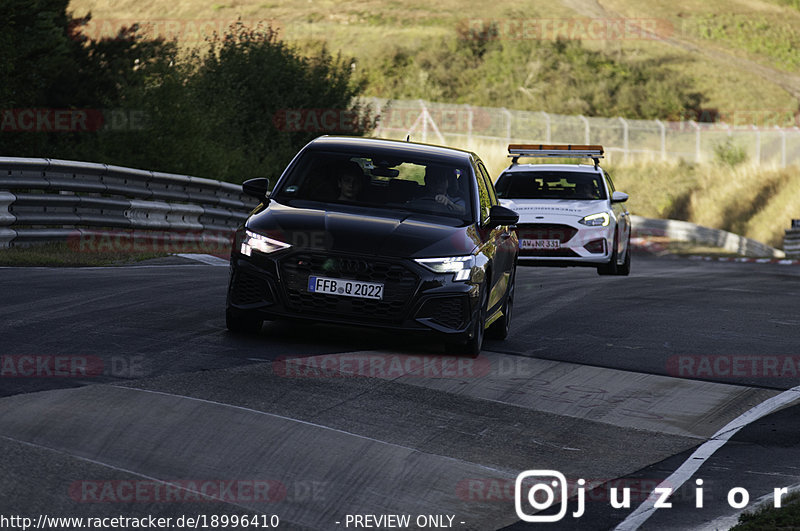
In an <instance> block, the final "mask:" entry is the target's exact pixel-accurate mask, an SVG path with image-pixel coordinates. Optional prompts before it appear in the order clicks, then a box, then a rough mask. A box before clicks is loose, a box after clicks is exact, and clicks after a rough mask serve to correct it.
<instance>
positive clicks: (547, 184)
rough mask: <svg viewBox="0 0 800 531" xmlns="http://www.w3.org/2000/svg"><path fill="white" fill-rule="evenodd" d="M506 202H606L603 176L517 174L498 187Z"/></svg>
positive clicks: (510, 174) (507, 175)
mask: <svg viewBox="0 0 800 531" xmlns="http://www.w3.org/2000/svg"><path fill="white" fill-rule="evenodd" d="M495 188H496V189H497V197H501V198H503V199H585V200H592V199H605V198H606V191H605V188H604V187H603V182H602V179H601V177H600V175H598V174H596V173H587V172H571V171H515V172H508V173H504V174H503V175H501V176H500V178H499V179H498V180H497V183H496V184H495Z"/></svg>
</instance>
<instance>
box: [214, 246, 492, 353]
mask: <svg viewBox="0 0 800 531" xmlns="http://www.w3.org/2000/svg"><path fill="white" fill-rule="evenodd" d="M312 275H319V276H327V277H332V278H342V279H349V280H358V281H364V282H379V283H383V284H384V286H385V288H384V298H383V300H380V301H376V300H371V299H359V298H353V297H342V296H337V295H327V294H320V293H311V292H309V291H308V289H307V286H308V277H309V276H312ZM452 277H453V275H452V274H436V273H433V272H430V271H428V270H427V269H425V268H424V267H422V266H420V265H418V264H416V263H415V262H413V261H410V260H399V259H398V260H395V259H385V258H376V257H368V256H354V255H344V254H332V253H326V252H317V251H308V250H303V249H290V250H287V251H281V252H278V253H274V254H271V255H264V254H261V253H253V254H252V256H249V257H246V256H243V255H241V254H239V253H237V252H236V251H235V250H234V253H233V254H232V256H231V276H230V282H229V287H228V301H227V302H228V306H229V307H232V308H235V309H238V310H243V311H248V312H253V313H256V314H258V315H259V316H260V317H262V318H263V319H266V320H272V319H302V320H310V321H318V322H327V323H336V324H348V325H360V326H370V327H378V328H387V329H394V330H406V331H421V332H439V333H442V334H446V335H447V336H448V337H449V339H451V340H453V341H462V340H466V339H468V338H469V337H471V335H472V333H473V332H474V327H473V326H472V323H473V322H474V319H476V318H478V301H479V300H480V297H479V292H478V290H479V286H477V285H476V284H473V283H471V282H469V281H467V282H454V281H453V280H452Z"/></svg>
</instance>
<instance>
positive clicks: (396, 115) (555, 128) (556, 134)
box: [366, 98, 800, 167]
mask: <svg viewBox="0 0 800 531" xmlns="http://www.w3.org/2000/svg"><path fill="white" fill-rule="evenodd" d="M366 102H367V103H368V104H370V105H371V106H372V109H373V111H375V112H377V114H379V115H380V120H379V122H378V126H377V128H376V131H375V133H376V136H380V137H384V138H398V139H405V138H406V136H407V135H410V136H411V138H412V139H413V140H416V141H422V142H431V143H440V144H445V145H454V146H472V145H474V144H475V142H476V141H485V142H497V143H503V144H508V143H511V142H518V143H533V144H549V143H556V144H562V143H563V144H602V145H603V147H604V148H605V151H606V158H607V160H608V161H609V162H610V163H626V162H633V161H635V160H650V161H652V160H678V159H683V160H685V161H687V162H706V161H710V160H714V159H715V158H717V157H720V156H734V157H736V156H741V157H743V158H746V160H749V161H753V162H756V163H758V164H773V163H774V164H778V165H779V166H781V167H786V166H787V165H790V164H800V128H799V127H798V126H797V123H798V116H797V115H795V114H793V113H786V112H777V111H776V112H772V113H770V112H768V111H758V112H757V113H752V112H751V113H747V116H748V117H749V118H750V121H751V123H752V122H755V123H757V124H758V125H752V124H751V123H748V124H743V123H742V124H740V123H733V124H727V123H724V122H702V121H696V120H691V119H687V120H683V121H679V122H667V121H661V120H631V119H626V118H621V117H616V118H598V117H587V116H568V115H561V114H553V113H547V112H544V111H538V112H537V111H518V110H510V109H505V108H494V107H476V106H470V105H458V104H445V103H435V102H429V101H423V100H386V99H379V98H368V99H367V100H366ZM742 116H745V113H742Z"/></svg>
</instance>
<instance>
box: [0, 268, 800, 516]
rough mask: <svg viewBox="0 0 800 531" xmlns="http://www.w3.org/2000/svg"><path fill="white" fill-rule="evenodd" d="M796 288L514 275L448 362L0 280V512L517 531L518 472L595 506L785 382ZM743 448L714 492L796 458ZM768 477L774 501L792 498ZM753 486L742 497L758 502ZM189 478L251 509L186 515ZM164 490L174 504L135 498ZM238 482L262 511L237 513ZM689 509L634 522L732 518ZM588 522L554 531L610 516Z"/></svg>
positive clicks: (161, 284)
mask: <svg viewBox="0 0 800 531" xmlns="http://www.w3.org/2000/svg"><path fill="white" fill-rule="evenodd" d="M799 280H800V267H795V266H781V265H776V264H739V263H713V262H696V261H690V260H686V259H669V258H655V257H647V256H637V257H636V260H635V261H634V267H633V271H632V274H631V276H630V277H627V278H614V277H600V276H598V275H597V274H596V273H595V272H594V271H593V270H591V269H578V268H569V269H567V268H520V269H519V272H518V286H517V301H516V310H515V321H514V323H513V325H512V331H511V335H510V337H509V338H508V340H506V341H505V342H498V341H487V342H486V344H485V345H484V351H485V352H484V354H483V355H482V356H481V358H479V359H478V360H476V362H465V363H461V361H463V360H454V359H452V358H448V357H446V356H444V351H443V349H442V348H441V346H440V345H438V344H433V343H431V342H430V340H429V338H427V337H426V336H413V335H412V336H405V335H398V334H393V333H391V332H384V331H379V330H371V329H362V328H358V327H336V326H328V325H308V324H301V323H289V322H274V323H267V324H266V325H265V326H264V328H263V329H262V331H261V333H260V334H259V335H258V336H253V337H237V336H233V335H230V334H229V333H227V332H226V331H225V328H224V315H223V313H224V312H223V310H224V299H225V289H226V282H227V269H226V268H224V267H213V266H209V265H204V264H200V263H194V262H191V261H188V260H183V259H179V258H174V259H170V260H167V261H161V262H159V263H158V264H152V265H147V264H145V265H141V266H133V267H116V268H75V269H51V268H2V269H0V293H1V294H2V297H1V298H0V338H2V340H0V343H1V344H2V346H1V347H0V356H2V360H1V361H0V374H2V376H0V397H3V398H0V448H2V451H3V452H4V454H3V455H4V456H7V458H6V459H4V460H3V461H2V462H0V474H2V477H3V478H4V479H3V480H2V482H0V515H8V514H27V515H33V516H35V515H38V514H48V515H61V516H83V517H89V516H107V515H112V514H113V515H145V514H157V515H161V516H165V517H174V518H177V517H179V516H181V515H188V514H193V515H198V514H205V515H211V514H218V515H219V514H234V513H237V514H244V513H249V514H277V515H279V516H280V518H281V521H282V524H281V526H280V527H279V528H282V529H340V528H341V529H346V528H352V527H353V525H352V523H351V524H350V525H347V518H348V515H350V516H351V517H352V516H353V515H387V514H401V515H410V517H411V524H410V526H409V527H411V528H418V527H421V526H420V525H419V523H414V522H415V519H416V517H417V516H420V515H438V516H440V517H441V518H444V522H448V519H447V516H452V517H453V521H452V526H453V527H455V528H459V529H498V528H503V527H505V526H520V525H521V524H520V523H519V522H518V521H519V518H518V517H517V515H516V512H515V510H514V503H513V501H514V500H513V481H514V479H515V477H516V475H517V474H518V473H519V472H521V471H523V470H526V469H533V468H538V469H553V470H559V471H561V472H563V473H564V474H565V476H566V477H567V478H568V479H576V478H586V479H587V481H591V483H592V485H593V486H594V485H601V484H603V483H605V482H607V481H610V480H614V479H616V478H625V477H636V475H637V474H639V475H640V476H639V477H646V478H650V476H656V477H657V476H658V474H662V475H663V474H666V475H668V474H669V473H670V472H671V470H672V469H674V468H675V467H677V466H678V465H679V464H680V460H681V456H685V455H686V454H687V452H688V453H691V450H692V449H693V448H695V447H696V446H697V445H699V444H701V443H702V442H704V441H705V440H706V438H708V437H709V436H710V435H711V434H713V433H714V431H716V430H717V429H719V428H720V427H721V426H724V425H725V424H726V423H727V422H729V421H730V420H732V419H734V418H736V417H737V416H738V415H740V414H741V413H743V412H744V411H746V410H747V409H749V408H750V407H752V406H754V405H756V404H758V403H759V402H762V401H763V400H765V399H767V398H770V397H772V396H775V395H777V394H778V393H779V392H780V391H781V390H783V389H787V388H790V387H793V386H794V385H797V384H798V380H800V377H798V376H797V374H796V373H792V372H791V369H792V367H796V366H797V363H796V360H794V358H792V356H795V357H797V356H798V353H797V351H796V349H797V344H799V343H800V341H798V339H800V338H799V337H798V336H799V335H800V334H799V333H798V330H800V327H798V324H800V307H799V306H798V305H797V301H796V295H795V293H796V286H797V283H798V281H799ZM297 358H302V359H297ZM359 363H360V365H359ZM365 363H366V365H364V364H365ZM792 363H794V365H792ZM365 366H366V367H367V369H366V370H365V369H364V367H365ZM421 366H422V367H425V369H423V370H421V371H418V369H419V367H421ZM321 368H324V370H323V369H321ZM765 368H766V373H767V374H766V375H765V374H763V373H764V370H765ZM26 371H27V373H26ZM30 371H34V372H33V373H32V374H31V373H30ZM409 371H410V373H409ZM437 371H439V372H437ZM448 371H449V372H448ZM785 411H791V410H785ZM779 414H780V413H779ZM779 414H778V415H779ZM784 415H785V413H784ZM770 418H772V417H769V418H768V419H770ZM768 419H764V420H763V421H762V422H769V420H768ZM776 430H777V428H776ZM777 433H781V434H782V435H781V436H780V437H778V436H777V435H774V434H777ZM740 436H741V437H746V439H735V441H732V442H731V443H729V444H731V446H730V447H726V448H725V451H726V452H730V453H724V454H720V456H721V457H720V458H723V457H724V458H726V459H729V461H726V467H727V468H726V470H727V471H728V472H727V473H726V476H725V477H726V481H727V482H734V481H737V480H738V478H737V476H736V471H737V470H740V469H741V467H737V466H731V461H730V460H733V462H734V463H735V462H742V461H745V460H748V459H753V461H752V462H753V463H756V468H757V469H758V470H764V471H770V470H774V469H775V468H776V467H777V468H779V469H780V466H779V464H778V463H777V462H772V461H771V460H770V457H769V456H768V455H764V453H763V452H759V451H758V450H757V448H758V447H759V445H766V446H769V445H777V446H779V447H781V448H782V451H781V452H779V453H776V454H775V455H776V456H779V457H776V459H780V462H782V463H786V462H788V460H789V459H790V458H791V457H792V456H796V455H797V454H796V453H793V452H794V449H795V447H796V441H794V439H792V437H793V436H792V435H791V434H788V435H787V433H786V432H785V430H784V431H781V430H777V431H775V432H773V431H770V430H760V431H752V430H751V431H746V432H744V431H743V432H742V434H740ZM773 436H774V437H778V438H779V439H780V441H778V442H775V441H774V440H772V439H770V437H773ZM745 440H746V441H747V444H744V442H741V443H739V444H736V445H734V444H733V443H734V442H737V441H745ZM754 454H758V456H757V459H756V458H755V457H754ZM728 456H730V457H728ZM798 457H800V456H798ZM794 462H797V459H796V458H795V459H794ZM659 467H660V468H659ZM752 468H753V467H750V469H752ZM659 470H660V471H661V472H658V471H659ZM781 470H783V472H784V473H783V475H781V476H780V481H779V483H780V484H776V485H775V486H776V487H778V486H784V485H788V484H792V481H794V482H795V483H797V482H800V481H795V480H796V479H797V478H794V477H793V476H792V474H789V473H785V472H786V471H785V469H781ZM765 473H766V472H765ZM642 474H643V475H642ZM708 477H709V478H711V479H713V478H712V477H711V475H709V476H708ZM753 477H754V476H751V477H750V479H748V477H747V476H746V475H744V476H742V481H746V482H750V483H751V484H753V485H754V492H756V491H758V492H759V495H760V494H761V493H763V492H762V491H766V490H769V489H768V485H767V483H769V481H767V482H765V481H763V478H761V479H762V480H759V481H756V480H755V479H753ZM773 477H775V476H773ZM711 479H710V480H711ZM203 481H206V482H208V481H211V482H217V484H219V482H228V483H227V484H230V482H238V483H236V484H237V485H239V486H241V485H245V486H250V487H251V490H250V491H246V489H245V492H239V493H238V494H237V495H230V496H227V497H225V496H223V498H224V499H221V500H220V499H216V500H205V501H200V500H198V499H197V493H196V492H195V491H194V490H193V489H202V488H203V487H202V486H203V485H205V483H203ZM718 481H721V480H718ZM166 484H169V485H171V486H172V487H173V490H174V492H173V494H174V495H173V496H172V497H171V498H170V497H167V496H161V495H159V494H158V493H160V492H161V491H158V490H157V489H156V490H155V491H154V487H153V485H166ZM253 484H256V485H257V486H260V487H259V488H261V487H263V489H267V490H270V489H271V490H270V492H271V493H272V494H271V495H270V496H267V498H268V499H264V498H263V497H262V498H259V497H258V496H254V495H253V492H252V485H253ZM756 485H757V487H756ZM742 486H744V487H747V484H745V485H742ZM137 487H139V491H136V490H135V489H136V488H137ZM104 489H106V490H104ZM115 489H116V490H115ZM148 489H149V490H148ZM131 492H133V493H134V494H132V495H131V496H127V495H128V494H130V493H131ZM154 492H156V494H154ZM259 492H261V493H262V494H263V493H264V492H265V491H264V490H262V491H259ZM103 493H105V494H103ZM187 493H188V494H189V495H188V496H187ZM192 493H194V494H192ZM98 497H99V498H98ZM706 509H707V510H706V511H705V512H701V513H698V512H697V510H694V511H678V510H674V511H672V512H671V513H670V514H669V515H664V516H662V515H660V514H659V515H658V516H659V519H657V520H656V519H654V520H653V521H652V525H653V528H654V529H655V528H670V527H671V528H678V529H680V528H687V529H689V528H694V527H696V526H698V525H700V524H702V523H703V522H707V521H711V520H713V519H715V518H718V517H719V516H721V515H725V514H730V513H731V511H730V510H728V509H727V508H725V507H722V506H719V504H716V505H715V504H710V506H709V507H707V508H706ZM596 514H597V515H598V516H597V517H596V518H592V519H589V518H587V519H582V520H580V521H577V522H572V524H574V525H573V527H577V528H581V529H604V528H608V527H609V526H610V525H613V524H614V522H616V521H618V520H619V518H621V517H622V518H624V514H621V515H620V514H613V515H612V514H609V513H608V512H605V513H603V514H602V515H601V514H600V513H596ZM684 515H685V517H684ZM337 522H339V523H337Z"/></svg>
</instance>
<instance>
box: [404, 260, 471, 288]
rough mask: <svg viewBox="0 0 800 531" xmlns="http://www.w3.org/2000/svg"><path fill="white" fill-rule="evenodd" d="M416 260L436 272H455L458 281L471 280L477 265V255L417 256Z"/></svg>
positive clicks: (455, 278)
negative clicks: (473, 269)
mask: <svg viewBox="0 0 800 531" xmlns="http://www.w3.org/2000/svg"><path fill="white" fill-rule="evenodd" d="M414 261H415V262H417V263H418V264H419V265H421V266H424V267H426V268H427V269H430V270H431V271H433V272H434V273H455V275H454V276H453V280H455V281H456V282H463V281H466V280H469V277H470V274H471V273H472V268H473V267H474V266H475V257H474V256H472V255H469V256H447V257H444V258H417V259H416V260H414Z"/></svg>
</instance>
